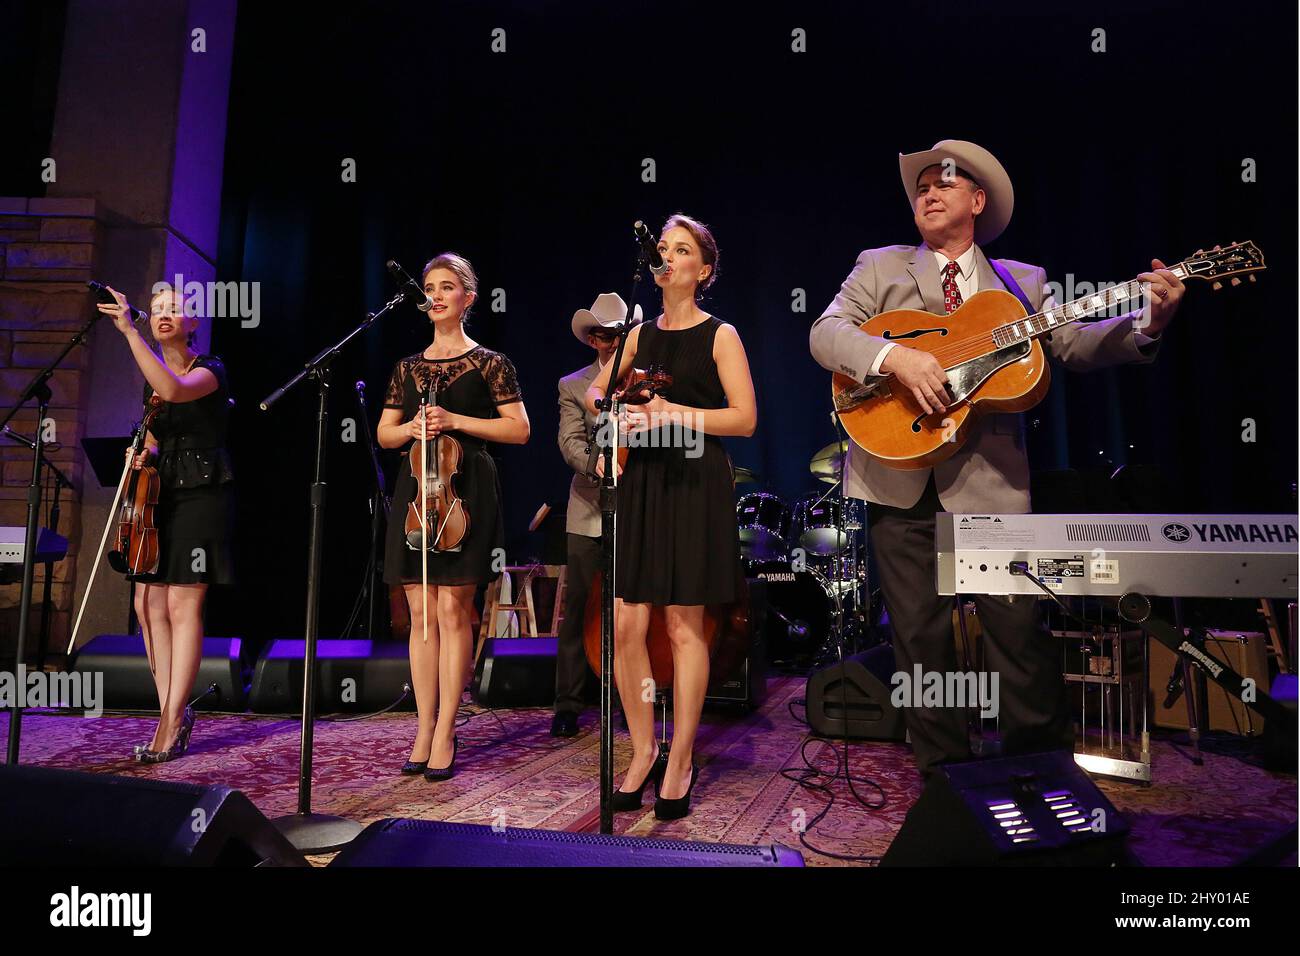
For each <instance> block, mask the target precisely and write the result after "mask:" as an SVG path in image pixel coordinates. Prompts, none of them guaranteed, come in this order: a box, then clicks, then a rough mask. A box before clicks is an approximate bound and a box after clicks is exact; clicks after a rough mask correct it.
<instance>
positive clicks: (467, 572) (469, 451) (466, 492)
mask: <svg viewBox="0 0 1300 956" xmlns="http://www.w3.org/2000/svg"><path fill="white" fill-rule="evenodd" d="M460 442H461V447H462V449H463V450H464V458H463V459H462V461H461V467H460V471H459V473H458V474H457V475H456V477H455V479H454V481H453V483H452V487H453V488H454V489H455V491H456V494H457V495H458V496H459V497H460V499H461V501H463V502H464V505H465V510H466V511H467V512H468V514H469V531H468V532H467V533H466V535H465V538H464V540H462V541H461V546H460V550H458V551H430V552H429V583H430V584H435V585H436V584H445V585H463V584H475V585H478V584H486V583H487V582H488V581H491V580H492V579H493V578H494V577H496V576H497V575H498V574H499V573H500V572H501V570H502V569H503V568H504V567H505V564H506V561H505V521H504V520H503V518H502V516H501V484H500V481H499V480H498V477H497V467H496V462H494V461H493V460H492V456H491V455H490V454H489V453H488V450H487V448H486V446H485V445H483V444H482V443H481V442H474V441H473V440H472V439H466V438H461V439H460ZM416 453H417V454H418V452H416ZM397 476H398V477H397V485H396V487H395V488H394V489H393V500H392V504H391V506H390V510H389V514H388V532H387V535H386V537H385V539H384V581H385V583H387V584H419V583H420V581H421V568H420V551H419V550H418V549H414V548H411V547H408V545H407V543H406V514H407V510H408V507H407V506H408V505H410V503H411V502H412V501H414V500H415V497H416V494H417V492H418V491H419V484H418V482H416V480H415V476H414V475H412V474H411V462H410V458H409V456H404V457H403V459H402V464H401V467H400V468H399V469H398V472H397Z"/></svg>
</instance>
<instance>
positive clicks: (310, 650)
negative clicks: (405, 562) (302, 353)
mask: <svg viewBox="0 0 1300 956" xmlns="http://www.w3.org/2000/svg"><path fill="white" fill-rule="evenodd" d="M410 294H411V293H410V291H409V290H407V289H406V288H405V287H403V288H402V289H401V290H399V291H398V293H397V294H396V295H395V296H393V297H392V298H391V299H389V300H388V302H387V303H385V304H384V307H383V308H382V309H380V310H379V311H378V312H368V313H367V314H366V318H365V320H364V321H363V322H362V323H361V324H360V325H358V326H357V327H356V328H354V329H353V330H352V331H351V332H349V333H348V334H347V335H345V336H343V338H341V339H339V341H338V342H336V343H335V344H333V345H330V346H327V347H326V348H324V349H322V350H321V351H320V352H318V353H316V355H315V356H314V357H313V358H311V359H310V360H309V361H308V362H307V364H306V365H304V366H303V368H302V371H300V372H298V373H297V374H296V375H294V376H293V378H291V379H289V381H287V382H285V383H284V384H283V385H281V386H280V387H279V388H277V389H276V390H275V391H274V392H272V393H271V394H270V395H268V396H267V397H266V398H264V399H263V400H262V402H261V404H260V406H259V407H260V408H261V409H262V411H264V412H268V411H270V410H271V406H272V405H274V404H275V403H276V402H278V401H279V400H280V399H281V398H283V397H284V395H285V393H286V392H288V391H289V390H290V389H292V388H293V387H294V386H295V385H297V384H298V383H299V382H301V381H302V380H303V379H306V378H313V379H315V380H316V388H317V403H316V461H315V477H314V478H313V480H312V485H311V498H310V505H311V528H310V530H309V532H308V536H307V621H306V628H305V631H306V633H305V637H306V640H305V641H304V642H303V644H304V648H303V672H302V733H301V740H300V746H299V751H298V811H297V812H296V813H293V814H290V815H289V816H284V817H277V818H276V819H274V820H272V821H271V822H272V823H273V824H275V826H276V827H277V828H278V829H279V830H280V832H281V833H283V834H284V836H285V837H286V838H287V839H288V840H289V842H290V843H292V844H293V845H294V847H295V848H296V849H298V850H300V851H301V852H303V853H304V854H310V853H330V852H332V851H334V850H337V849H339V848H340V847H342V846H345V845H346V844H348V843H350V842H351V841H352V840H353V838H355V837H356V835H357V834H358V833H360V832H361V825H360V824H359V823H356V822H354V821H352V820H346V819H344V818H343V817H335V816H330V815H328V814H323V813H312V812H311V767H312V742H313V737H314V732H315V720H316V639H317V633H318V630H319V623H320V622H319V615H320V583H321V582H320V577H321V574H320V569H321V560H322V557H323V552H324V545H325V538H324V531H325V432H326V430H327V428H328V427H329V405H328V402H329V387H330V363H331V362H333V361H334V359H335V358H336V357H337V356H338V354H339V352H340V351H342V349H343V347H344V346H346V345H347V344H348V343H349V342H351V341H352V340H353V339H354V338H356V337H357V336H358V335H360V334H361V333H362V332H364V331H365V330H366V329H368V328H370V326H372V325H374V323H375V322H376V321H378V320H379V319H380V318H382V317H383V316H384V315H386V314H387V313H388V312H389V311H390V310H391V309H393V308H395V307H396V306H398V305H401V304H402V303H403V302H405V301H407V299H408V298H409V297H410Z"/></svg>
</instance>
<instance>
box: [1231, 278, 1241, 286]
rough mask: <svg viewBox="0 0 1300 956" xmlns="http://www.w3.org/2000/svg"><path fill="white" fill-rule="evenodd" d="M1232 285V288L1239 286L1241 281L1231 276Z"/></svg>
mask: <svg viewBox="0 0 1300 956" xmlns="http://www.w3.org/2000/svg"><path fill="white" fill-rule="evenodd" d="M1232 284H1233V285H1234V286H1239V285H1241V280H1240V279H1238V278H1237V277H1236V276H1233V277H1232Z"/></svg>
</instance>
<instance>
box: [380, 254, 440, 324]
mask: <svg viewBox="0 0 1300 956" xmlns="http://www.w3.org/2000/svg"><path fill="white" fill-rule="evenodd" d="M388 272H389V274H390V275H391V276H392V277H393V278H394V279H396V280H397V282H398V284H399V285H402V286H409V287H410V289H411V290H412V291H411V292H410V293H408V294H407V298H408V299H409V300H410V301H411V302H414V303H415V307H416V308H417V309H419V310H420V311H421V312H428V311H429V310H430V309H432V308H433V300H432V299H430V298H429V297H428V296H427V295H425V294H424V290H423V289H421V288H420V286H419V285H418V284H417V283H416V281H415V280H414V279H412V278H411V277H410V276H409V275H407V274H406V270H405V269H403V268H402V267H401V266H400V265H398V264H397V260H396V259H389V260H388Z"/></svg>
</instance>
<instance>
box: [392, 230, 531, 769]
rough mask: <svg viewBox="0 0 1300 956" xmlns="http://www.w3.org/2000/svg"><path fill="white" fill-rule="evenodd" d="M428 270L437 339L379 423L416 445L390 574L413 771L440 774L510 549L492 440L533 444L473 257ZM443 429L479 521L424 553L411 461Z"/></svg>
mask: <svg viewBox="0 0 1300 956" xmlns="http://www.w3.org/2000/svg"><path fill="white" fill-rule="evenodd" d="M422 281H423V287H424V292H425V295H427V296H428V297H429V299H430V300H431V302H432V307H431V308H430V310H429V320H430V324H431V326H432V329H431V330H432V332H433V341H432V342H431V343H430V345H429V347H428V348H426V349H425V350H424V351H423V352H421V353H419V354H417V355H412V356H410V357H409V358H404V359H402V360H401V361H400V362H398V363H397V366H396V368H394V369H393V375H392V379H391V380H390V381H389V385H388V392H387V395H386V396H385V398H384V411H383V414H382V415H381V416H380V419H379V426H378V428H377V432H378V439H379V444H380V445H381V446H383V447H384V448H404V449H406V454H405V455H404V457H403V461H402V465H401V468H400V470H399V472H398V478H397V484H396V487H395V489H394V493H393V502H392V509H391V511H390V513H389V521H388V534H387V539H386V545H385V550H384V579H385V581H387V582H388V583H389V584H400V585H401V586H402V588H403V590H404V591H405V592H406V601H407V604H408V606H409V608H410V612H411V637H410V655H411V684H412V686H413V687H414V689H415V707H416V712H417V715H418V719H419V729H418V730H417V732H416V735H415V742H414V743H413V744H412V745H411V756H410V759H409V760H408V761H407V762H406V764H405V766H403V767H402V773H409V774H416V773H423V774H424V778H425V779H426V780H430V781H434V780H446V779H448V778H449V777H451V776H452V774H453V773H454V772H455V761H456V750H457V746H458V741H457V739H456V712H457V710H458V709H459V707H460V701H461V694H462V693H463V692H464V690H465V684H466V682H467V681H468V680H469V669H470V666H471V664H472V658H471V656H470V648H471V644H472V634H471V620H472V616H473V601H474V592H475V590H476V589H477V587H478V586H479V585H480V584H483V583H486V582H487V581H489V580H491V579H492V578H493V577H494V576H495V575H496V574H497V573H498V571H499V569H500V564H497V566H496V570H494V567H493V565H494V559H495V558H496V557H497V556H498V555H503V554H504V547H505V533H504V522H503V519H502V517H501V486H500V483H499V481H498V480H497V470H496V465H495V464H494V463H493V461H492V456H491V455H489V454H488V450H487V443H488V442H500V443H503V444H513V445H522V444H523V443H524V442H526V441H528V433H529V425H528V412H527V411H526V410H525V409H524V403H523V400H522V398H521V396H520V393H519V382H518V380H517V379H516V377H515V368H514V366H513V365H511V364H510V360H509V359H507V358H506V357H505V356H504V355H502V354H501V353H500V352H493V351H491V350H489V349H486V348H484V347H483V346H481V345H479V344H478V343H477V342H474V341H473V340H471V339H470V338H469V337H468V336H467V335H466V334H465V319H466V317H467V316H468V314H469V310H470V307H471V306H472V305H473V304H474V299H475V298H476V297H477V294H478V277H477V276H476V275H475V274H474V268H473V266H471V265H470V264H469V262H468V261H467V260H465V259H464V258H462V257H461V256H458V255H456V254H454V253H451V252H444V253H443V254H442V255H439V256H436V257H434V258H433V259H431V260H430V261H429V263H428V264H427V265H426V266H425V267H424V272H423V274H422ZM431 395H432V396H433V397H434V398H435V401H433V402H429V401H428V399H429V397H430V396H431ZM426 403H427V404H426ZM438 435H448V436H450V437H452V438H454V439H455V440H456V441H457V442H459V444H460V445H461V448H462V452H463V456H462V458H461V462H460V467H459V474H458V475H457V476H456V478H455V479H454V481H453V482H452V484H453V488H454V491H455V492H456V494H457V495H458V496H459V498H460V500H461V503H462V504H461V505H460V506H457V507H458V508H463V512H462V513H461V514H460V515H458V516H457V517H460V518H463V517H464V516H465V515H468V530H467V531H466V532H465V535H464V537H463V539H462V540H460V542H459V543H458V544H457V545H456V546H455V547H454V549H452V548H448V549H443V550H440V549H438V548H436V547H435V548H431V549H429V550H428V551H427V552H424V553H422V551H421V549H420V547H419V546H420V544H421V538H422V535H421V532H420V531H419V530H417V531H415V532H414V533H412V534H408V533H407V528H406V522H405V520H404V519H405V516H406V514H407V511H408V506H409V505H411V504H412V503H413V502H414V503H415V505H416V507H417V512H418V511H419V510H420V508H421V490H422V487H421V482H419V481H417V480H416V478H415V475H414V473H413V471H412V469H413V468H415V467H418V465H419V462H420V454H421V450H422V449H421V446H422V444H424V451H425V452H426V453H427V454H428V455H429V456H430V459H427V460H428V461H429V462H430V466H431V459H432V456H434V455H435V454H436V453H437V443H435V442H434V439H435V438H436V437H437V436H438ZM421 439H424V440H425V441H424V442H423V443H422V441H421ZM428 484H429V483H428V482H427V481H426V482H424V485H425V487H426V488H427V486H428ZM443 530H444V529H442V528H428V535H427V537H428V539H429V541H430V542H431V543H441V541H442V531H443ZM426 574H427V580H428V586H427V588H426V587H425V586H424V583H423V582H424V580H425V576H426ZM426 609H427V612H428V613H427V617H426V613H425V612H426Z"/></svg>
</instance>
